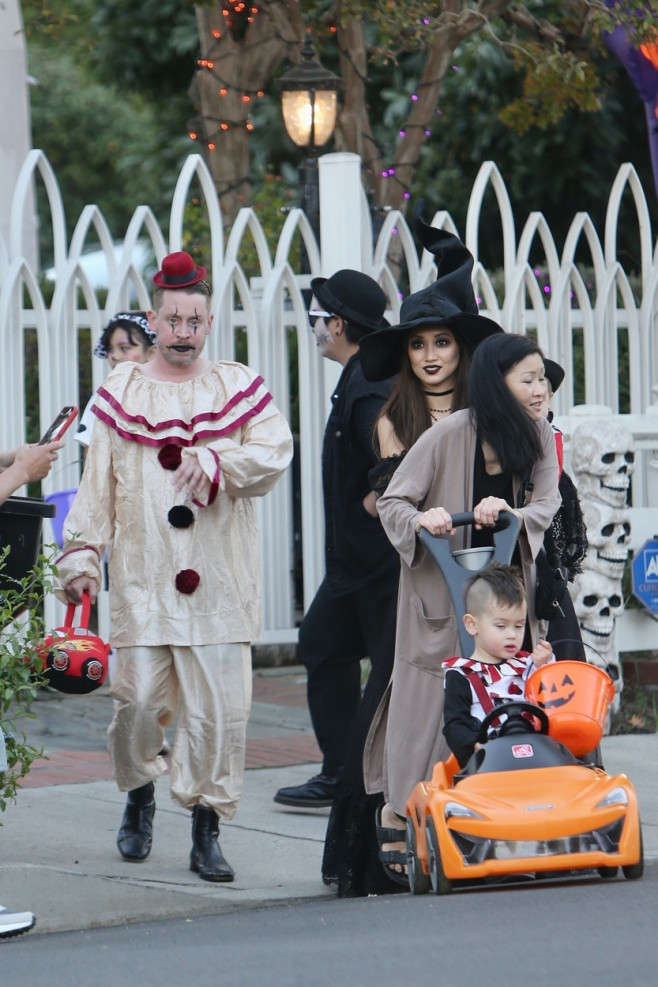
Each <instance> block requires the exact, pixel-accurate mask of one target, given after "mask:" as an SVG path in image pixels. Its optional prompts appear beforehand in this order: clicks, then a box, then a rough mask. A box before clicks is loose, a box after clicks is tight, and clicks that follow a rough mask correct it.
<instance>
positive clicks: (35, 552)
mask: <svg viewBox="0 0 658 987" xmlns="http://www.w3.org/2000/svg"><path fill="white" fill-rule="evenodd" d="M55 510H56V507H55V505H54V504H47V503H46V502H45V501H44V500H41V499H39V498H38V497H8V498H7V500H6V501H5V502H4V504H0V550H2V549H5V548H7V547H9V554H8V555H7V558H6V559H5V561H4V565H3V567H2V569H1V570H0V593H2V592H3V591H6V590H10V589H16V585H15V583H13V582H12V580H14V579H24V578H25V576H27V575H29V573H30V571H31V570H32V569H33V568H34V564H35V562H36V561H37V559H38V557H39V549H40V547H41V529H42V527H43V519H44V518H45V517H54V516H55Z"/></svg>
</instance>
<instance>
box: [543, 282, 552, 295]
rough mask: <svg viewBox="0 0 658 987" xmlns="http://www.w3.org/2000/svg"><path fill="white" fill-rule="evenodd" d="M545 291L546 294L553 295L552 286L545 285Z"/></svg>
mask: <svg viewBox="0 0 658 987" xmlns="http://www.w3.org/2000/svg"><path fill="white" fill-rule="evenodd" d="M544 291H545V293H546V294H547V295H550V293H551V286H550V284H545V285H544Z"/></svg>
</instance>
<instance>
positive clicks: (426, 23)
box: [423, 17, 430, 27]
mask: <svg viewBox="0 0 658 987" xmlns="http://www.w3.org/2000/svg"><path fill="white" fill-rule="evenodd" d="M429 22H430V20H429V17H424V18H423V24H424V25H425V27H427V26H428V25H429Z"/></svg>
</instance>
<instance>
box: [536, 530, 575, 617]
mask: <svg viewBox="0 0 658 987" xmlns="http://www.w3.org/2000/svg"><path fill="white" fill-rule="evenodd" d="M535 565H536V567H537V589H536V592H535V614H536V616H537V618H538V619H539V620H553V618H554V617H564V611H563V610H562V607H561V606H560V604H561V603H562V600H563V598H564V594H565V593H566V592H567V583H568V582H569V572H568V570H567V569H565V568H564V566H563V565H562V561H561V559H560V556H559V555H558V554H557V552H550V553H549V552H547V551H546V549H545V548H544V546H543V545H542V547H541V548H540V549H539V554H538V555H537V558H536V559H535Z"/></svg>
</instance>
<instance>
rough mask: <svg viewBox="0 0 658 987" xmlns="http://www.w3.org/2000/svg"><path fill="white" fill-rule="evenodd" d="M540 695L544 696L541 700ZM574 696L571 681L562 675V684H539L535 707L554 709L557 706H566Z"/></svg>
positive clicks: (574, 692)
mask: <svg viewBox="0 0 658 987" xmlns="http://www.w3.org/2000/svg"><path fill="white" fill-rule="evenodd" d="M569 687H571V691H569ZM542 694H544V695H543V698H542ZM575 695H576V690H575V689H574V687H573V680H572V679H571V678H570V677H569V676H568V675H563V676H562V682H551V683H550V684H546V683H544V682H540V683H539V690H538V698H537V705H538V706H541V708H542V709H556V708H557V707H558V706H566V704H567V703H568V702H571V700H572V699H573V697H574V696H575Z"/></svg>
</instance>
